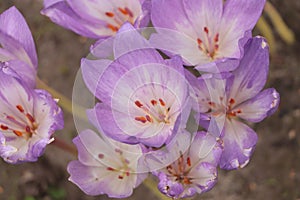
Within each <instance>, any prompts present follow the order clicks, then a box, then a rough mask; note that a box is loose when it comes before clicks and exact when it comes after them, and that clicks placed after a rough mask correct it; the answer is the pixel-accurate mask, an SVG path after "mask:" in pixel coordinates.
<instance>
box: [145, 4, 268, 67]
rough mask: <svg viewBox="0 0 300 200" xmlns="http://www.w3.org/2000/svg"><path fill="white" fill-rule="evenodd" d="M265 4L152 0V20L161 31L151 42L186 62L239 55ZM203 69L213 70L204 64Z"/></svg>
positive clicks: (201, 61) (198, 63)
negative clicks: (179, 56)
mask: <svg viewBox="0 0 300 200" xmlns="http://www.w3.org/2000/svg"><path fill="white" fill-rule="evenodd" d="M264 4H265V0H227V1H225V2H224V1H223V0H172V1H171V0H152V12H151V20H152V23H153V25H154V27H155V28H156V29H157V32H158V34H153V35H152V37H151V39H150V41H151V42H152V44H153V45H154V46H155V47H157V48H159V49H162V50H165V51H166V52H168V54H170V55H174V54H178V55H181V56H182V57H183V59H184V61H185V64H186V65H192V66H196V65H200V66H201V65H203V64H207V63H210V62H211V61H215V60H219V61H220V62H221V61H222V59H223V58H240V56H241V55H242V52H241V51H240V47H242V46H243V45H244V43H245V42H246V41H247V40H248V38H250V37H251V30H252V29H253V27H254V25H255V24H256V22H257V20H258V18H259V16H260V15H261V12H262V9H263V7H264ZM162 28H163V29H162ZM242 38H244V39H243V40H241V39H242ZM233 68H234V66H230V67H229V66H227V67H226V68H222V67H220V69H219V70H220V71H228V70H232V69H233ZM213 70H215V69H213ZM201 71H208V72H211V69H210V67H209V66H206V68H203V66H201Z"/></svg>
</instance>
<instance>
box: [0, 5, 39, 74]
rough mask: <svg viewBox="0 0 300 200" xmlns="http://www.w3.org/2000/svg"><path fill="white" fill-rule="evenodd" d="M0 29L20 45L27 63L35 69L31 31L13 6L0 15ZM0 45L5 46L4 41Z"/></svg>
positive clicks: (35, 60) (35, 62)
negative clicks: (25, 55)
mask: <svg viewBox="0 0 300 200" xmlns="http://www.w3.org/2000/svg"><path fill="white" fill-rule="evenodd" d="M0 31H2V32H4V33H5V34H7V35H8V36H10V37H11V38H13V39H14V40H16V41H17V42H18V43H19V44H20V45H21V46H22V48H23V49H24V50H25V51H26V54H27V55H28V56H29V58H30V60H29V63H28V64H31V65H32V67H33V68H34V69H36V67H37V54H36V49H35V45H34V41H33V38H32V35H31V32H30V30H29V27H28V25H27V23H26V21H25V19H24V18H23V16H22V14H21V13H20V12H19V11H18V10H17V9H16V8H15V7H11V8H10V9H8V10H6V11H5V12H3V13H2V14H1V15H0ZM1 45H2V46H4V48H5V46H6V45H5V41H1ZM24 61H27V60H24Z"/></svg>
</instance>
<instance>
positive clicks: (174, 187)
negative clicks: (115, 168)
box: [153, 132, 222, 199]
mask: <svg viewBox="0 0 300 200" xmlns="http://www.w3.org/2000/svg"><path fill="white" fill-rule="evenodd" d="M186 134H188V133H186ZM173 151H176V148H175V149H174V150H173ZM177 153H180V154H181V155H180V157H179V158H178V160H177V161H175V162H173V163H172V164H170V165H168V166H166V167H165V168H163V169H160V170H158V171H155V172H153V174H154V175H155V176H157V177H158V178H159V183H158V189H159V190H160V191H161V192H162V193H163V194H165V195H167V196H169V197H172V198H174V199H177V198H185V197H191V196H193V195H195V194H196V193H198V194H201V193H203V192H206V191H208V190H210V189H211V188H212V187H213V186H214V185H215V183H216V179H217V169H216V167H217V165H218V162H219V159H220V156H221V153H222V144H221V140H217V139H216V137H214V136H212V135H210V134H209V133H206V132H198V133H196V136H195V137H194V140H193V141H192V144H191V146H190V148H189V149H188V150H187V152H185V153H183V152H177Z"/></svg>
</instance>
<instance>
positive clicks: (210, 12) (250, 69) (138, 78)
mask: <svg viewBox="0 0 300 200" xmlns="http://www.w3.org/2000/svg"><path fill="white" fill-rule="evenodd" d="M264 4H265V0H227V1H223V0H123V1H119V0H87V1H81V0H44V9H43V10H42V11H41V13H42V14H44V15H46V16H48V17H50V19H51V20H52V21H54V22H55V23H57V24H59V25H61V26H63V27H65V28H67V29H70V30H73V31H74V32H76V33H78V34H80V35H82V36H85V37H89V38H93V39H97V41H96V42H95V44H93V45H92V46H91V49H90V51H91V54H90V55H89V56H88V57H87V58H83V59H82V61H81V72H82V77H83V79H84V82H85V84H86V86H87V88H88V89H89V90H90V92H91V93H92V94H93V95H94V96H95V97H96V99H97V103H96V104H95V105H94V107H93V108H89V109H87V111H86V114H87V117H88V120H89V122H90V123H91V124H92V125H93V126H94V130H91V129H86V130H83V131H81V132H80V134H79V135H78V136H77V137H76V138H75V139H74V140H73V142H74V144H75V145H76V147H77V149H78V160H75V161H72V162H70V163H69V165H68V172H69V173H70V175H71V176H70V178H69V180H70V181H72V182H73V183H75V184H76V185H77V186H78V187H80V189H82V190H83V191H84V192H85V193H86V194H88V195H99V194H107V195H108V196H109V197H113V198H124V197H128V196H130V195H131V194H132V192H133V189H134V188H136V187H137V186H138V185H140V184H141V183H142V182H143V181H144V180H145V179H146V178H147V176H149V175H150V174H152V175H154V176H155V177H157V179H158V185H157V186H158V189H159V190H160V192H161V193H162V194H164V195H166V196H168V197H171V198H173V199H178V198H185V197H192V196H194V195H196V194H201V193H204V192H207V191H209V190H210V189H212V188H213V186H214V185H215V184H216V181H217V170H218V167H220V168H221V169H226V170H233V169H238V168H243V167H245V166H246V165H247V164H248V163H249V161H250V157H251V155H252V153H253V151H254V149H255V145H256V143H257V139H258V137H257V135H256V133H255V131H254V130H252V129H251V128H250V127H249V126H248V125H246V124H245V122H247V121H248V122H255V123H256V122H260V121H262V120H263V119H264V118H266V117H268V116H270V115H271V114H273V113H274V112H275V111H276V109H277V107H278V104H279V94H278V93H277V92H276V90H275V89H273V88H269V89H263V88H264V86H265V83H266V80H267V75H268V67H269V48H268V44H267V42H266V41H265V39H264V38H262V37H260V36H256V37H252V29H253V27H254V26H255V24H256V22H257V20H258V18H259V16H260V15H261V12H262V9H263V7H264ZM12 21H13V22H14V23H18V26H12V25H11V24H12V23H11V22H12ZM0 24H1V25H2V26H0V43H1V46H2V48H0V59H1V64H0V68H1V70H0V87H1V88H2V90H1V92H0V94H1V95H0V98H1V102H2V103H1V104H0V107H1V109H0V112H1V115H0V155H1V157H3V158H4V160H6V161H7V162H11V163H18V162H24V161H35V160H36V159H37V157H38V156H40V155H41V153H42V152H43V150H44V148H45V146H46V145H47V144H49V143H50V142H51V141H52V140H53V139H51V135H52V133H53V132H54V131H55V130H57V129H61V128H62V126H63V120H62V112H61V110H60V108H59V107H58V106H57V105H56V102H55V100H53V99H52V97H51V96H50V95H49V94H48V93H47V92H46V91H44V90H37V89H35V78H36V70H37V56H36V51H35V46H34V42H33V39H32V36H31V34H30V31H29V28H28V26H27V24H26V22H25V21H24V19H23V17H22V16H21V15H20V13H19V12H18V11H17V10H16V9H15V8H11V9H10V10H8V11H6V12H5V13H3V14H2V15H1V16H0ZM150 25H153V27H150ZM17 27H18V28H22V29H23V31H22V33H20V31H19V30H17Z"/></svg>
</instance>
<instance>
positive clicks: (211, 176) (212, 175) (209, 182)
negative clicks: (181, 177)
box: [181, 162, 217, 198]
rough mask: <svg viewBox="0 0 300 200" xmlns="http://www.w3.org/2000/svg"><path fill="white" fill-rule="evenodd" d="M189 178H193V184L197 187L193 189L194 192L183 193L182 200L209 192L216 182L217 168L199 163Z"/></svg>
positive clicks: (205, 163)
mask: <svg viewBox="0 0 300 200" xmlns="http://www.w3.org/2000/svg"><path fill="white" fill-rule="evenodd" d="M190 176H191V177H193V184H195V185H197V187H193V188H194V189H195V191H192V193H191V192H190V191H189V190H186V191H185V192H183V194H182V195H181V197H182V198H184V197H190V196H193V195H194V194H195V193H196V192H197V193H198V194H201V193H204V192H207V191H209V190H211V189H212V188H213V186H214V185H215V184H216V182H217V168H216V166H214V165H213V164H211V163H207V162H201V163H200V164H198V165H197V166H195V167H194V168H192V170H191V172H190Z"/></svg>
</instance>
